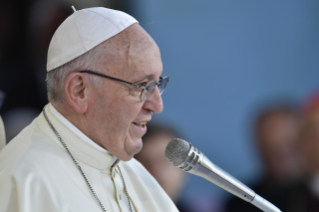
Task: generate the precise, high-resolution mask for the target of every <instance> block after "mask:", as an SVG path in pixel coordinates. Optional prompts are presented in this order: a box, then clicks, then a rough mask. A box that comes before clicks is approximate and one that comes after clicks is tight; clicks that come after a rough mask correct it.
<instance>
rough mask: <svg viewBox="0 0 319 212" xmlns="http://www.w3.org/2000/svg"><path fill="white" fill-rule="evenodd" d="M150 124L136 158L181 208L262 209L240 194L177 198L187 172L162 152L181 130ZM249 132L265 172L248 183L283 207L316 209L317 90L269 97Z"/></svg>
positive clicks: (293, 210)
mask: <svg viewBox="0 0 319 212" xmlns="http://www.w3.org/2000/svg"><path fill="white" fill-rule="evenodd" d="M148 127H149V130H148V132H147V134H146V135H145V136H144V137H143V142H144V147H143V150H142V151H141V152H140V153H139V154H137V155H136V159H137V160H139V161H140V162H141V163H142V164H143V165H144V166H145V167H146V169H148V170H149V172H150V173H151V174H152V175H153V176H154V177H155V178H156V179H157V181H158V182H159V183H160V184H161V186H162V187H163V189H164V190H165V191H166V192H167V193H168V194H169V196H170V197H171V198H172V199H173V200H174V202H175V203H176V205H177V206H178V208H179V210H180V211H181V212H183V211H186V212H188V211H216V212H238V211H240V212H241V211H245V212H255V211H256V212H258V211H260V209H258V208H256V207H255V206H253V205H251V204H249V203H247V202H245V201H243V200H241V199H239V198H238V197H231V198H230V199H229V200H226V201H225V202H220V203H219V204H216V203H215V204H203V203H200V202H197V201H196V200H194V199H193V200H191V201H184V202H180V201H179V196H180V194H181V193H180V192H181V189H182V187H183V185H184V183H185V182H186V181H185V173H182V172H181V170H179V169H177V168H175V167H174V166H173V165H172V164H170V163H169V162H168V161H167V160H166V159H165V156H164V150H165V147H166V145H167V143H168V142H169V141H170V140H171V139H172V138H174V137H180V134H179V133H177V132H176V130H174V128H172V127H169V125H167V124H163V123H161V124H158V123H153V124H151V125H150V126H148ZM252 133H253V134H254V138H255V142H256V146H257V147H258V151H259V153H260V156H261V158H262V162H263V167H264V172H263V177H262V178H261V179H260V181H259V183H258V184H252V185H250V184H248V186H249V187H250V188H252V190H254V191H255V192H256V193H257V194H259V195H260V196H262V197H264V198H265V199H267V200H268V201H270V202H272V203H273V204H274V205H276V206H277V207H278V208H280V209H281V210H282V211H287V212H319V93H316V94H314V95H312V96H311V97H310V98H309V99H307V100H306V101H305V102H304V103H302V104H292V103H287V102H277V101H274V102H272V101H270V102H268V103H267V104H266V105H264V106H263V107H262V108H259V110H258V113H257V114H256V115H255V119H254V122H253V130H252ZM211 201H212V202H213V200H211ZM190 202H191V204H190ZM204 205H205V206H204Z"/></svg>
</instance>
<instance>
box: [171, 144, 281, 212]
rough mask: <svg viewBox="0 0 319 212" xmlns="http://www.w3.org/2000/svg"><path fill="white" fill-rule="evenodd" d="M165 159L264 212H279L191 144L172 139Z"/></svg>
mask: <svg viewBox="0 0 319 212" xmlns="http://www.w3.org/2000/svg"><path fill="white" fill-rule="evenodd" d="M165 157H166V158H167V159H168V160H169V161H170V162H171V163H173V165H174V166H176V167H178V168H180V169H182V170H184V171H186V172H188V173H191V174H195V175H197V176H200V177H203V178H205V179H206V180H208V181H210V182H212V183H214V184H216V185H218V186H219V187H221V188H223V189H225V190H226V191H228V192H230V193H232V194H234V195H236V196H237V197H239V198H241V199H243V200H245V201H247V202H250V203H251V204H253V205H255V206H256V207H258V208H259V209H261V210H262V211H265V212H281V211H280V210H279V209H278V208H277V207H276V206H274V205H273V204H272V203H270V202H268V201H267V200H265V199H264V198H262V197H261V196H259V195H258V194H256V193H255V192H254V191H253V190H251V189H250V188H248V187H247V186H246V185H244V184H243V183H242V182H240V181H239V180H237V179H236V178H234V177H233V176H231V175H230V174H228V173H227V172H225V171H224V170H223V169H221V168H219V167H218V166H216V165H215V164H214V163H212V162H211V161H210V160H209V159H208V158H207V157H206V156H205V155H204V154H203V153H202V152H200V151H199V150H198V149H197V148H196V147H194V146H193V145H192V144H191V143H189V142H187V141H184V140H183V139H180V138H174V139H172V140H171V141H170V142H169V143H168V145H167V146H166V149H165Z"/></svg>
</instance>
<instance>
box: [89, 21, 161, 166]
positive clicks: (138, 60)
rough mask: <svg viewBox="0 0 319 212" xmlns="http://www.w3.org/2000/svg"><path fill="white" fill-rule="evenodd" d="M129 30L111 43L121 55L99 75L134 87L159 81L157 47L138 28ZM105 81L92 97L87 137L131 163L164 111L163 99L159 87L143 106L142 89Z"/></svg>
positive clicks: (158, 54)
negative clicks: (155, 115) (152, 123)
mask: <svg viewBox="0 0 319 212" xmlns="http://www.w3.org/2000/svg"><path fill="white" fill-rule="evenodd" d="M129 28H130V29H129V30H128V31H126V32H125V33H126V34H125V33H124V37H125V39H124V40H123V39H122V40H121V39H118V40H115V41H114V42H113V40H111V41H112V42H113V43H112V42H111V45H113V46H119V47H118V48H120V49H121V50H120V51H121V53H120V54H119V55H113V56H112V57H111V58H112V60H111V62H108V63H107V65H105V66H104V69H103V68H102V69H103V70H99V71H100V72H101V73H103V74H106V75H109V76H112V77H116V78H119V79H122V80H125V81H128V82H132V83H135V84H140V83H145V84H146V83H147V82H149V81H152V80H156V81H158V80H159V77H160V75H161V74H162V61H161V57H160V52H159V49H158V47H157V45H156V44H155V42H154V41H153V40H152V39H151V37H150V36H149V35H148V34H147V33H146V32H145V31H144V30H143V29H142V28H141V27H140V26H139V25H133V26H131V27H129ZM121 36H122V35H121ZM116 49H117V48H115V51H116ZM110 63H111V64H110ZM102 67H103V66H102ZM103 80H105V81H104V84H103V85H101V86H95V87H94V88H92V89H93V90H92V91H93V92H91V93H90V95H92V96H91V98H90V104H89V105H90V106H89V107H90V108H89V111H90V112H88V120H89V121H88V124H87V125H88V126H87V128H88V129H89V130H88V132H89V134H90V135H88V136H89V137H90V138H92V139H93V140H94V141H95V142H96V143H98V144H99V145H101V146H103V147H104V148H106V149H107V150H109V151H110V152H111V153H112V154H114V155H115V156H116V157H118V158H119V159H121V160H124V161H126V160H130V159H131V158H132V157H133V156H134V155H135V154H136V153H138V152H139V151H140V150H141V148H142V146H143V144H142V139H141V137H142V136H143V135H144V134H145V133H146V130H147V127H146V123H147V122H148V121H150V120H151V118H152V113H153V112H155V113H160V112H161V111H162V110H163V103H162V98H161V96H160V94H159V91H158V88H157V87H156V89H155V90H154V93H153V94H152V95H151V97H150V98H149V99H147V100H146V101H145V102H142V101H141V100H140V93H141V89H140V88H136V87H132V86H130V85H127V84H125V83H121V82H118V81H114V80H110V79H103Z"/></svg>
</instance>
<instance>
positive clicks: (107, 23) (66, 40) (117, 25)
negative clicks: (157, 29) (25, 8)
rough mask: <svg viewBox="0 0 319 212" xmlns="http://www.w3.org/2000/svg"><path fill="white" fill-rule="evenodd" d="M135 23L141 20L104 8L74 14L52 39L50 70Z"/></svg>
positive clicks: (48, 67) (49, 52)
mask: <svg viewBox="0 0 319 212" xmlns="http://www.w3.org/2000/svg"><path fill="white" fill-rule="evenodd" d="M73 9H74V8H73ZM74 10H75V9H74ZM134 23H138V21H137V20H136V19H135V18H133V17H132V16H130V15H128V14H126V13H124V12H121V11H117V10H111V9H107V8H103V7H93V8H87V9H83V10H78V11H74V13H73V14H72V15H70V16H69V17H68V18H67V19H66V20H65V21H64V22H63V23H62V24H61V25H60V26H59V28H58V29H57V30H56V31H55V33H54V35H53V37H52V39H51V43H50V46H49V50H48V62H47V71H48V72H49V71H52V70H53V69H56V68H58V67H59V66H61V65H64V64H66V63H68V62H70V61H71V60H73V59H75V58H77V57H79V56H81V55H82V54H84V53H86V52H88V51H89V50H91V49H92V48H94V47H95V46H97V45H99V44H100V43H102V42H103V41H105V40H107V39H109V38H111V37H113V36H114V35H116V34H118V33H120V32H121V31H123V30H124V29H126V28H127V27H129V26H131V25H132V24H134Z"/></svg>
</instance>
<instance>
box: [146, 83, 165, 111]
mask: <svg viewBox="0 0 319 212" xmlns="http://www.w3.org/2000/svg"><path fill="white" fill-rule="evenodd" d="M144 108H145V109H147V110H150V111H153V112H154V113H160V112H162V111H163V100H162V96H161V94H160V92H159V90H158V87H156V88H155V90H154V92H153V93H152V95H151V96H150V97H149V98H148V99H146V101H145V102H144Z"/></svg>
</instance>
